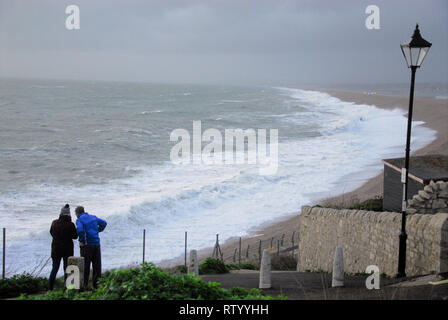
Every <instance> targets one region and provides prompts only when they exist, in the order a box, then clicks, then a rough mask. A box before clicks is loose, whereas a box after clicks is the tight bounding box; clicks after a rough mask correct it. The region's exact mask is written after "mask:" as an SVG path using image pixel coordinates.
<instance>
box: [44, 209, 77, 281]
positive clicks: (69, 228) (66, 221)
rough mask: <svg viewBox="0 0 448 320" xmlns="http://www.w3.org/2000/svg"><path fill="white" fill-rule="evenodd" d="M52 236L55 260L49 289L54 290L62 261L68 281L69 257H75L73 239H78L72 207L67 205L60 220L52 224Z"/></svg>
mask: <svg viewBox="0 0 448 320" xmlns="http://www.w3.org/2000/svg"><path fill="white" fill-rule="evenodd" d="M50 234H51V236H52V237H53V241H52V242H51V259H52V260H53V269H52V270H51V273H50V278H49V289H50V290H53V288H54V281H55V279H56V274H57V273H58V271H59V266H60V264H61V259H62V261H63V266H64V279H67V275H66V274H65V270H66V269H67V260H68V257H70V256H73V239H76V238H78V233H77V232H76V227H75V224H74V223H73V222H72V217H71V216H70V206H69V205H68V204H66V205H65V206H64V207H63V208H62V209H61V213H60V215H59V219H57V220H54V221H53V222H52V224H51V228H50Z"/></svg>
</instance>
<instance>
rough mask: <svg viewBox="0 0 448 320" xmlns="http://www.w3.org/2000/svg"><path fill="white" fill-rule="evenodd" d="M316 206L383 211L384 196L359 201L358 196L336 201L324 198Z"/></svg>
mask: <svg viewBox="0 0 448 320" xmlns="http://www.w3.org/2000/svg"><path fill="white" fill-rule="evenodd" d="M315 207H321V208H332V209H349V210H366V211H377V212H383V211H384V210H383V198H382V197H381V196H376V197H374V198H373V199H368V200H365V201H359V200H358V199H356V198H351V199H348V200H345V199H343V200H340V202H334V200H331V199H330V200H328V199H327V200H324V201H323V202H322V204H321V205H316V206H315Z"/></svg>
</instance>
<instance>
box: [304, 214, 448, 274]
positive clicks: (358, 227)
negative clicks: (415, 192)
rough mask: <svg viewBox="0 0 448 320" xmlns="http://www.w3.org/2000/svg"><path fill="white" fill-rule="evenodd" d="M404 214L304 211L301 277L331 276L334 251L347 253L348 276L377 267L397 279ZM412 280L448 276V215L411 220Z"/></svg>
mask: <svg viewBox="0 0 448 320" xmlns="http://www.w3.org/2000/svg"><path fill="white" fill-rule="evenodd" d="M400 229H401V213H396V212H373V211H358V210H337V209H329V208H320V207H309V206H304V207H302V212H301V214H300V223H299V249H298V257H297V258H298V264H297V270H298V271H302V272H304V271H326V272H331V271H332V267H333V257H334V252H335V248H336V247H337V246H341V247H342V249H343V256H344V266H345V272H346V273H362V272H365V270H366V267H367V266H369V265H376V266H378V267H379V269H380V273H385V274H387V275H389V276H395V274H396V273H397V267H398V235H399V233H400ZM406 229H407V230H406V231H407V234H408V240H407V256H406V274H407V275H408V276H413V275H422V274H429V273H444V272H448V213H437V214H431V215H429V214H413V215H408V217H407V219H406Z"/></svg>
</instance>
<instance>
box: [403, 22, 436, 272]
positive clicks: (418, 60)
mask: <svg viewBox="0 0 448 320" xmlns="http://www.w3.org/2000/svg"><path fill="white" fill-rule="evenodd" d="M431 45H432V44H431V43H430V42H428V41H426V40H425V39H423V38H422V36H421V34H420V30H419V28H418V24H417V26H416V27H415V30H414V34H413V35H412V39H411V41H410V42H408V43H405V44H402V45H400V46H401V51H402V52H403V55H404V58H405V59H406V63H407V65H408V68H410V69H411V88H410V94H409V112H408V128H407V137H406V158H405V164H404V168H402V172H401V182H402V183H403V198H402V210H401V232H400V236H399V238H400V243H399V252H398V273H397V277H398V278H402V277H406V240H407V234H406V207H407V198H408V174H409V152H410V145H411V127H412V109H413V104H414V82H415V72H416V71H417V68H420V66H421V65H422V62H423V60H424V59H425V57H426V54H427V53H428V51H429V48H431Z"/></svg>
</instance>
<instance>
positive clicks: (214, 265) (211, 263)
mask: <svg viewBox="0 0 448 320" xmlns="http://www.w3.org/2000/svg"><path fill="white" fill-rule="evenodd" d="M228 272H229V269H227V267H226V265H225V264H224V262H222V261H221V260H219V259H214V258H207V259H205V260H204V261H202V262H201V263H200V264H199V274H221V273H228Z"/></svg>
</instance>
